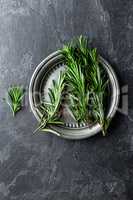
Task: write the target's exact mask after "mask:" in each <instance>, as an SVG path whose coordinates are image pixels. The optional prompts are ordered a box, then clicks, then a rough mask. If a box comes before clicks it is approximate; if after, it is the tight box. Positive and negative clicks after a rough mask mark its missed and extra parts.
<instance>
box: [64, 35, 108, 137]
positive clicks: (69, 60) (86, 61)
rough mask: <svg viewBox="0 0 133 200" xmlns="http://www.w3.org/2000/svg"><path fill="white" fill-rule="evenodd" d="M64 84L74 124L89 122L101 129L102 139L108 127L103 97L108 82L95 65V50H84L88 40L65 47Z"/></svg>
mask: <svg viewBox="0 0 133 200" xmlns="http://www.w3.org/2000/svg"><path fill="white" fill-rule="evenodd" d="M62 54H63V55H64V58H65V61H66V64H67V70H66V81H67V84H68V86H69V87H70V88H71V90H72V95H71V94H70V95H69V96H70V99H71V101H70V107H71V109H72V112H73V114H74V116H75V118H76V119H77V121H79V122H81V121H84V122H86V121H87V120H89V119H93V120H94V121H96V122H98V123H99V124H100V125H101V127H102V132H103V135H105V133H106V130H107V128H108V126H109V119H107V118H106V115H105V107H106V106H105V96H106V89H107V83H108V79H107V77H106V76H104V70H103V68H102V67H101V66H100V64H99V56H98V54H97V51H96V49H90V48H88V40H87V39H86V38H85V37H82V36H80V37H79V38H77V39H74V40H73V41H72V42H71V43H70V44H68V45H65V46H64V48H63V50H62Z"/></svg>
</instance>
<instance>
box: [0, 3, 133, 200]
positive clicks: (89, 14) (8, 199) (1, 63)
mask: <svg viewBox="0 0 133 200" xmlns="http://www.w3.org/2000/svg"><path fill="white" fill-rule="evenodd" d="M80 34H83V35H86V36H88V37H89V38H90V41H91V42H92V44H93V45H94V46H96V47H97V48H98V51H99V53H100V54H101V55H102V56H104V57H105V58H106V59H107V60H108V61H109V62H110V63H111V64H112V66H113V67H114V69H115V71H116V72H117V75H118V77H119V80H120V85H121V86H123V85H127V86H128V90H129V91H128V99H129V101H128V104H129V105H128V108H129V110H128V116H127V114H126V115H125V114H122V113H120V112H118V113H117V115H116V117H115V118H114V120H113V122H112V125H111V127H110V130H109V133H108V136H107V137H105V138H103V137H102V136H101V135H100V134H99V135H97V136H95V137H92V138H90V139H86V140H82V141H67V140H63V139H60V138H58V137H56V136H54V135H50V134H49V135H47V134H46V135H44V134H38V135H33V130H34V129H35V127H36V124H37V123H36V120H35V118H34V116H33V115H32V113H31V112H30V109H29V105H28V95H26V99H25V104H26V105H25V107H24V109H23V111H22V112H20V113H19V114H18V115H17V116H16V118H13V117H12V114H11V112H10V111H9V108H8V107H7V105H6V104H4V103H3V101H2V98H3V96H4V95H5V93H6V90H7V88H8V87H9V86H10V85H11V84H22V85H24V87H25V88H27V89H28V85H29V81H30V77H31V75H32V73H33V71H34V69H35V68H36V66H37V64H39V63H40V61H41V60H42V59H44V58H45V57H46V56H47V55H48V54H50V53H51V52H53V51H55V50H56V49H58V48H59V47H62V45H63V44H64V43H65V42H66V41H69V40H70V39H71V38H72V37H74V36H77V35H80ZM132 62H133V0H117V1H116V0H0V200H119V199H120V200H132V199H133V135H132V133H133V120H132V118H133V105H132V104H133V103H132V101H133V98H132V89H133V87H132V81H133V74H132V70H133V64H132ZM125 97H126V96H125Z"/></svg>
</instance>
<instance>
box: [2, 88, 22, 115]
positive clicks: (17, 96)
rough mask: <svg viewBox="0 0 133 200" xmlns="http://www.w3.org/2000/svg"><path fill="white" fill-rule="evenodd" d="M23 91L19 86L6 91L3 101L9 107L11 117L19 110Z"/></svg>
mask: <svg viewBox="0 0 133 200" xmlns="http://www.w3.org/2000/svg"><path fill="white" fill-rule="evenodd" d="M23 97H24V89H23V88H22V87H20V86H12V87H10V88H9V89H8V96H7V98H5V99H4V100H5V101H6V103H7V104H8V105H9V106H10V108H11V110H12V113H13V116H15V114H16V113H17V112H18V111H20V110H21V108H22V100H23Z"/></svg>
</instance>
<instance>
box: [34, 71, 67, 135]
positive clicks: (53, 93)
mask: <svg viewBox="0 0 133 200" xmlns="http://www.w3.org/2000/svg"><path fill="white" fill-rule="evenodd" d="M64 78H65V73H64V72H62V71H61V72H60V75H59V78H58V80H57V81H55V80H53V87H52V88H49V93H48V94H49V102H46V101H44V102H43V103H42V104H41V105H40V109H41V111H42V115H41V120H40V123H39V126H38V128H37V129H36V130H35V131H34V132H36V131H37V130H41V131H45V132H53V131H52V130H51V129H49V127H48V126H49V125H52V124H63V122H62V121H61V120H59V109H60V105H61V98H62V92H63V89H64Z"/></svg>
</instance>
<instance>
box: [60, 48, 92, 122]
mask: <svg viewBox="0 0 133 200" xmlns="http://www.w3.org/2000/svg"><path fill="white" fill-rule="evenodd" d="M76 53H77V52H76V51H75V49H74V48H73V46H72V44H68V45H66V46H64V48H63V50H62V54H63V55H64V57H65V61H66V64H67V69H66V79H65V80H66V84H67V86H68V92H69V100H70V109H71V111H72V113H73V115H74V116H75V118H76V120H77V121H78V122H88V120H89V115H88V102H89V91H88V90H87V87H86V85H85V78H84V74H83V73H82V71H81V61H80V60H79V59H76Z"/></svg>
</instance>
